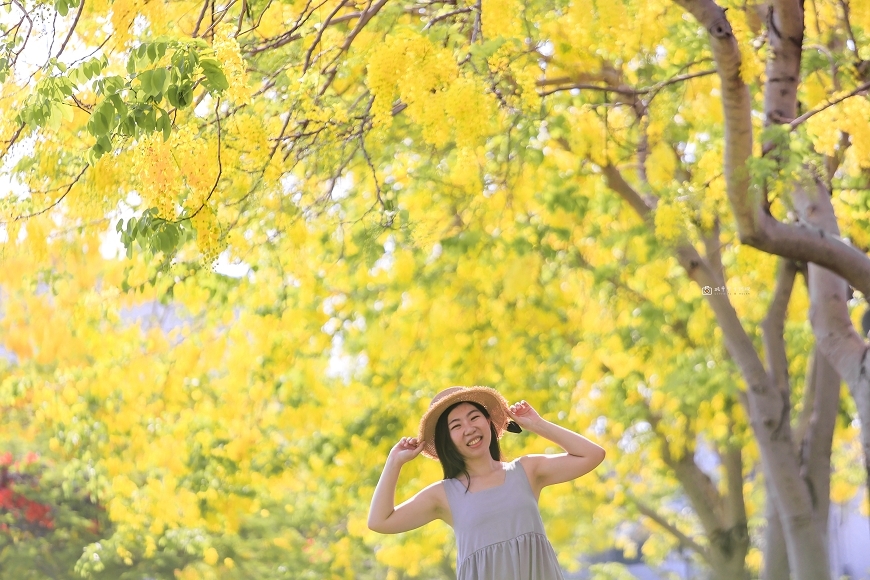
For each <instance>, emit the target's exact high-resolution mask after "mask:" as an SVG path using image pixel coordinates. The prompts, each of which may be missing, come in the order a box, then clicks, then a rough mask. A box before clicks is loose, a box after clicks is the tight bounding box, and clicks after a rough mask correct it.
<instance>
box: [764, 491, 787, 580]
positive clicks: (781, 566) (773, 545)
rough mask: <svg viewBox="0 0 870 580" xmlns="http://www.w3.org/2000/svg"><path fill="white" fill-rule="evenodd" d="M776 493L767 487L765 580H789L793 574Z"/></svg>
mask: <svg viewBox="0 0 870 580" xmlns="http://www.w3.org/2000/svg"><path fill="white" fill-rule="evenodd" d="M773 496H774V492H773V490H772V489H770V486H767V512H766V514H765V515H766V517H767V529H765V531H764V575H763V578H764V580H789V578H791V572H790V569H789V565H788V552H787V551H786V549H785V535H784V534H783V531H782V523H781V522H780V521H779V512H778V511H777V509H776V502H775V501H773Z"/></svg>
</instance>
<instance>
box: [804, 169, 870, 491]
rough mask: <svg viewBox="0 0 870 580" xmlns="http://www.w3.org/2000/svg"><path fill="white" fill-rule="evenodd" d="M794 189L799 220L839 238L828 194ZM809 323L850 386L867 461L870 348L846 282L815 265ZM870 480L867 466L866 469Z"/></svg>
mask: <svg viewBox="0 0 870 580" xmlns="http://www.w3.org/2000/svg"><path fill="white" fill-rule="evenodd" d="M811 191H813V192H814V194H810V193H809V191H807V190H806V189H804V188H803V187H802V186H800V185H799V186H798V187H796V188H795V196H794V197H795V202H796V206H797V209H798V211H799V213H800V214H801V216H802V218H803V219H804V220H806V221H807V222H809V223H811V224H812V225H814V226H816V227H819V228H823V229H824V230H825V231H826V232H827V233H828V234H830V235H832V236H837V237H839V235H840V229H839V226H838V225H837V219H836V216H835V215H834V208H833V206H832V204H831V198H830V194H829V193H828V190H827V188H826V187H825V186H824V185H823V184H822V183H821V182H819V181H817V182H816V183H815V184H814V187H812V188H811ZM808 270H809V289H810V321H811V323H812V326H813V332H814V333H815V335H816V340H817V341H818V344H819V347H820V349H821V350H822V352H823V353H824V354H825V356H826V357H827V359H828V360H829V361H830V363H831V366H833V368H834V369H836V371H837V372H838V373H839V374H840V375H841V376H842V378H843V380H845V381H846V384H847V385H848V386H849V392H850V393H851V395H852V398H853V399H854V401H855V406H856V407H857V409H858V418H859V419H860V421H861V445H862V446H863V448H864V457H865V458H867V457H870V356H868V352H870V348H868V345H867V343H866V342H865V340H864V339H863V338H862V337H861V335H860V334H858V332H857V331H856V330H855V327H854V326H853V324H852V320H851V319H850V318H849V310H848V308H847V306H846V300H847V298H846V294H847V291H848V285H847V284H846V282H845V280H843V279H842V278H840V277H839V276H837V275H836V274H834V273H833V272H831V271H830V270H827V269H825V268H823V267H821V266H818V265H816V264H812V263H811V264H809V267H808ZM865 468H866V469H867V470H868V473H867V477H868V480H870V464H868V465H865Z"/></svg>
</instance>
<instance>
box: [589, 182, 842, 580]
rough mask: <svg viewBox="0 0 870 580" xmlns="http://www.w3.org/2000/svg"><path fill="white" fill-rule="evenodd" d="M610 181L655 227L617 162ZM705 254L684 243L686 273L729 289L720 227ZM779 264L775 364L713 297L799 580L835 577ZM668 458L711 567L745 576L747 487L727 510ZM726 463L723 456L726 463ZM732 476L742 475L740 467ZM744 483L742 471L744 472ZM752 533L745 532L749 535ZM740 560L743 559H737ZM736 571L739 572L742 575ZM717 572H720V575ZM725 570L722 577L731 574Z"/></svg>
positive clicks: (787, 277) (771, 325) (694, 475)
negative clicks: (804, 440) (797, 426)
mask: <svg viewBox="0 0 870 580" xmlns="http://www.w3.org/2000/svg"><path fill="white" fill-rule="evenodd" d="M602 172H603V174H604V177H605V181H606V183H607V185H608V187H610V188H611V189H612V190H613V191H615V192H616V193H618V194H619V195H620V196H621V197H622V198H623V199H624V200H625V201H626V202H628V203H629V205H631V207H633V208H634V209H635V210H636V211H637V212H638V214H639V215H640V216H641V217H642V218H643V219H644V220H645V221H646V222H647V224H649V225H650V227H653V226H652V225H651V208H650V206H649V205H647V202H646V201H645V200H643V199H642V198H641V196H640V195H639V194H638V193H637V192H636V191H635V190H634V189H633V188H632V187H631V185H630V184H629V183H628V182H627V181H626V180H625V179H624V178H623V177H622V175H621V174H620V173H619V171H618V170H617V169H616V168H615V167H613V166H609V165H608V166H605V167H603V168H602ZM705 246H706V253H707V256H706V257H702V256H701V255H700V254H699V253H698V251H697V249H695V247H694V246H693V245H691V244H683V245H680V246H678V247H677V248H676V250H675V253H676V257H677V259H678V261H679V263H680V265H681V266H682V267H683V268H684V269H685V271H686V273H687V275H688V276H689V277H690V278H691V279H692V280H693V281H694V282H696V283H697V284H698V286H699V287H703V286H723V285H724V283H725V276H724V271H723V270H722V266H721V264H722V260H721V258H720V256H719V255H718V252H719V247H720V246H719V239H718V231H714V232H713V233H712V235H711V237H710V238H709V239H705ZM783 264H785V266H784V267H783V268H781V269H780V273H779V275H778V279H777V289H776V292H775V295H774V299H773V301H772V302H771V305H770V312H769V314H768V317H767V319H766V321H765V333H764V336H765V350H766V352H767V354H768V366H769V368H770V371H769V372H768V370H767V369H766V368H765V365H764V363H763V362H762V361H761V359H760V358H759V355H758V352H757V351H756V347H755V345H754V344H753V342H752V339H751V338H750V337H749V336H748V334H747V333H746V330H745V329H744V328H743V325H742V323H741V322H740V319H739V317H738V316H737V312H736V311H735V310H734V306H733V305H732V304H731V302H730V300H729V298H728V296H727V295H711V296H709V297H708V301H709V304H710V307H711V308H712V310H713V312H714V314H715V316H716V321H717V323H718V324H719V326H720V328H721V329H722V331H723V335H724V341H725V347H726V349H727V350H728V353H729V354H730V356H731V358H732V359H733V360H734V362H735V363H736V364H737V366H738V368H739V369H740V371H741V374H742V375H743V378H744V380H745V381H746V384H747V385H748V389H747V391H746V396H745V398H744V401H743V402H744V406H745V407H746V408H747V411H748V414H749V417H750V424H751V425H752V429H753V433H754V434H755V437H756V441H757V442H758V445H759V448H760V450H761V458H762V465H763V468H764V472H765V474H766V478H767V481H768V482H769V485H770V486H771V488H773V489H775V490H776V493H775V494H774V496H773V497H774V501H776V502H777V506H776V507H777V509H778V511H779V513H780V514H782V516H781V521H782V522H783V530H784V532H785V537H786V539H787V552H788V555H789V560H790V561H791V562H793V566H792V568H793V569H794V570H795V571H796V575H795V577H796V579H797V580H827V579H828V578H829V574H828V565H827V551H826V547H825V544H824V541H823V539H822V537H821V535H820V534H818V533H817V529H816V527H815V525H814V514H813V501H812V497H811V495H810V493H809V490H808V487H807V485H806V483H805V481H804V479H803V478H802V477H801V465H800V461H799V459H798V454H797V453H796V450H795V449H796V445H795V444H794V442H793V438H792V430H791V424H790V420H789V414H790V403H789V392H788V391H789V389H788V375H787V368H788V364H787V363H788V361H787V359H786V354H785V347H784V342H783V335H782V329H783V321H784V317H785V313H786V310H787V306H788V301H789V298H790V296H791V291H792V287H793V283H794V277H795V271H796V270H795V268H794V267H793V266H791V264H790V263H789V262H783ZM662 455H663V458H664V460H665V462H666V463H668V465H669V466H670V467H671V468H672V469H673V470H674V472H675V474H676V476H677V478H678V479H679V480H680V482H681V484H682V486H683V489H685V490H686V493H687V495H688V496H689V500H690V501H691V503H692V507H693V508H694V510H695V513H696V514H698V516H699V519H700V521H701V524H702V526H703V527H704V530H705V533H706V534H707V537H708V538H709V539H710V544H711V549H710V550H709V551H708V552H707V553H706V558H705V559H706V560H707V562H708V563H709V564H710V566H711V569H713V570H714V571H715V570H727V574H730V578H743V577H745V575H747V572H746V570H745V555H746V550H748V534H747V533H746V517H745V512H743V511H742V507H741V506H742V502H743V496H742V490H741V492H739V493H735V494H733V495H730V496H729V497H731V498H734V499H735V500H737V498H739V500H737V501H739V502H740V503H739V505H735V506H732V507H731V508H729V509H723V507H722V505H723V504H722V498H720V497H719V496H718V494H717V492H716V490H715V486H713V485H711V484H710V483H709V481H708V479H707V478H706V476H705V475H704V474H703V473H702V472H700V470H699V469H698V468H697V466H696V465H695V464H694V461H693V460H692V459H691V457H684V458H682V459H680V460H673V459H672V458H670V457H669V455H668V454H667V449H663V452H662ZM723 462H724V461H723ZM731 473H734V474H736V473H738V470H736V469H734V470H732V471H731ZM740 481H741V485H742V473H741V475H740ZM744 536H745V537H744ZM738 561H739V563H738ZM736 568H739V569H740V571H739V572H736V571H735V570H736ZM714 573H716V574H718V573H719V572H714ZM724 574H725V573H723V578H724V577H726V576H725V575H724Z"/></svg>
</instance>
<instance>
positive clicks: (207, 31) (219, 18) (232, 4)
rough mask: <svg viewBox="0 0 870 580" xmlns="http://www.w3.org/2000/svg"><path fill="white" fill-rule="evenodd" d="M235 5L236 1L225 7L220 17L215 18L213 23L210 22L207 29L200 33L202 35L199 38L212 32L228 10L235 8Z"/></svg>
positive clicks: (233, 0)
mask: <svg viewBox="0 0 870 580" xmlns="http://www.w3.org/2000/svg"><path fill="white" fill-rule="evenodd" d="M235 4H236V0H232V2H230V3H229V4H228V5H227V7H226V8H224V9H223V10H222V11H221V13H220V15H219V16H218V17H217V19H216V20H213V22H212V23H211V24H209V26H208V28H206V29H205V30H203V31H202V35H201V36H205V35H206V34H208V33H209V32H211V31H213V30H214V27H215V26H217V25H218V24H220V23H221V21H222V20H223V19H224V17H225V16H226V15H227V14H228V13H229V11H230V8H232V7H233V6H235Z"/></svg>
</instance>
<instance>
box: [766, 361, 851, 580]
mask: <svg viewBox="0 0 870 580" xmlns="http://www.w3.org/2000/svg"><path fill="white" fill-rule="evenodd" d="M839 406H840V375H839V374H837V371H836V370H835V369H834V368H833V366H831V364H830V363H829V362H828V361H827V359H826V358H825V357H824V355H822V354H821V352H820V350H819V348H818V347H816V348H815V349H814V350H813V355H812V357H811V359H810V365H809V369H808V371H807V380H806V388H805V389H804V408H803V411H802V412H801V416H800V417H799V418H798V424H797V426H796V427H795V439H796V441H799V442H800V448H799V449H798V450H796V453H797V454H798V455H799V458H800V461H801V474H802V476H803V478H804V481H805V482H806V484H807V486H808V488H809V491H810V495H811V497H812V500H813V509H814V515H815V522H816V527H817V528H818V530H819V533H820V534H821V535H822V537H823V539H824V542H825V545H829V544H828V539H827V538H828V535H827V532H828V515H829V508H830V483H831V445H832V443H833V438H834V426H835V424H836V420H837V411H838V409H839ZM773 493H774V492H773V491H772V490H770V489H769V488H768V502H767V513H766V516H767V528H766V530H765V538H764V539H765V545H764V580H789V578H790V569H789V563H788V557H787V553H786V547H785V536H784V535H783V531H782V525H781V523H780V520H779V512H778V511H777V508H776V503H775V502H774V501H773ZM835 572H836V571H835V570H831V575H832V576H833V577H836V574H835Z"/></svg>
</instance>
